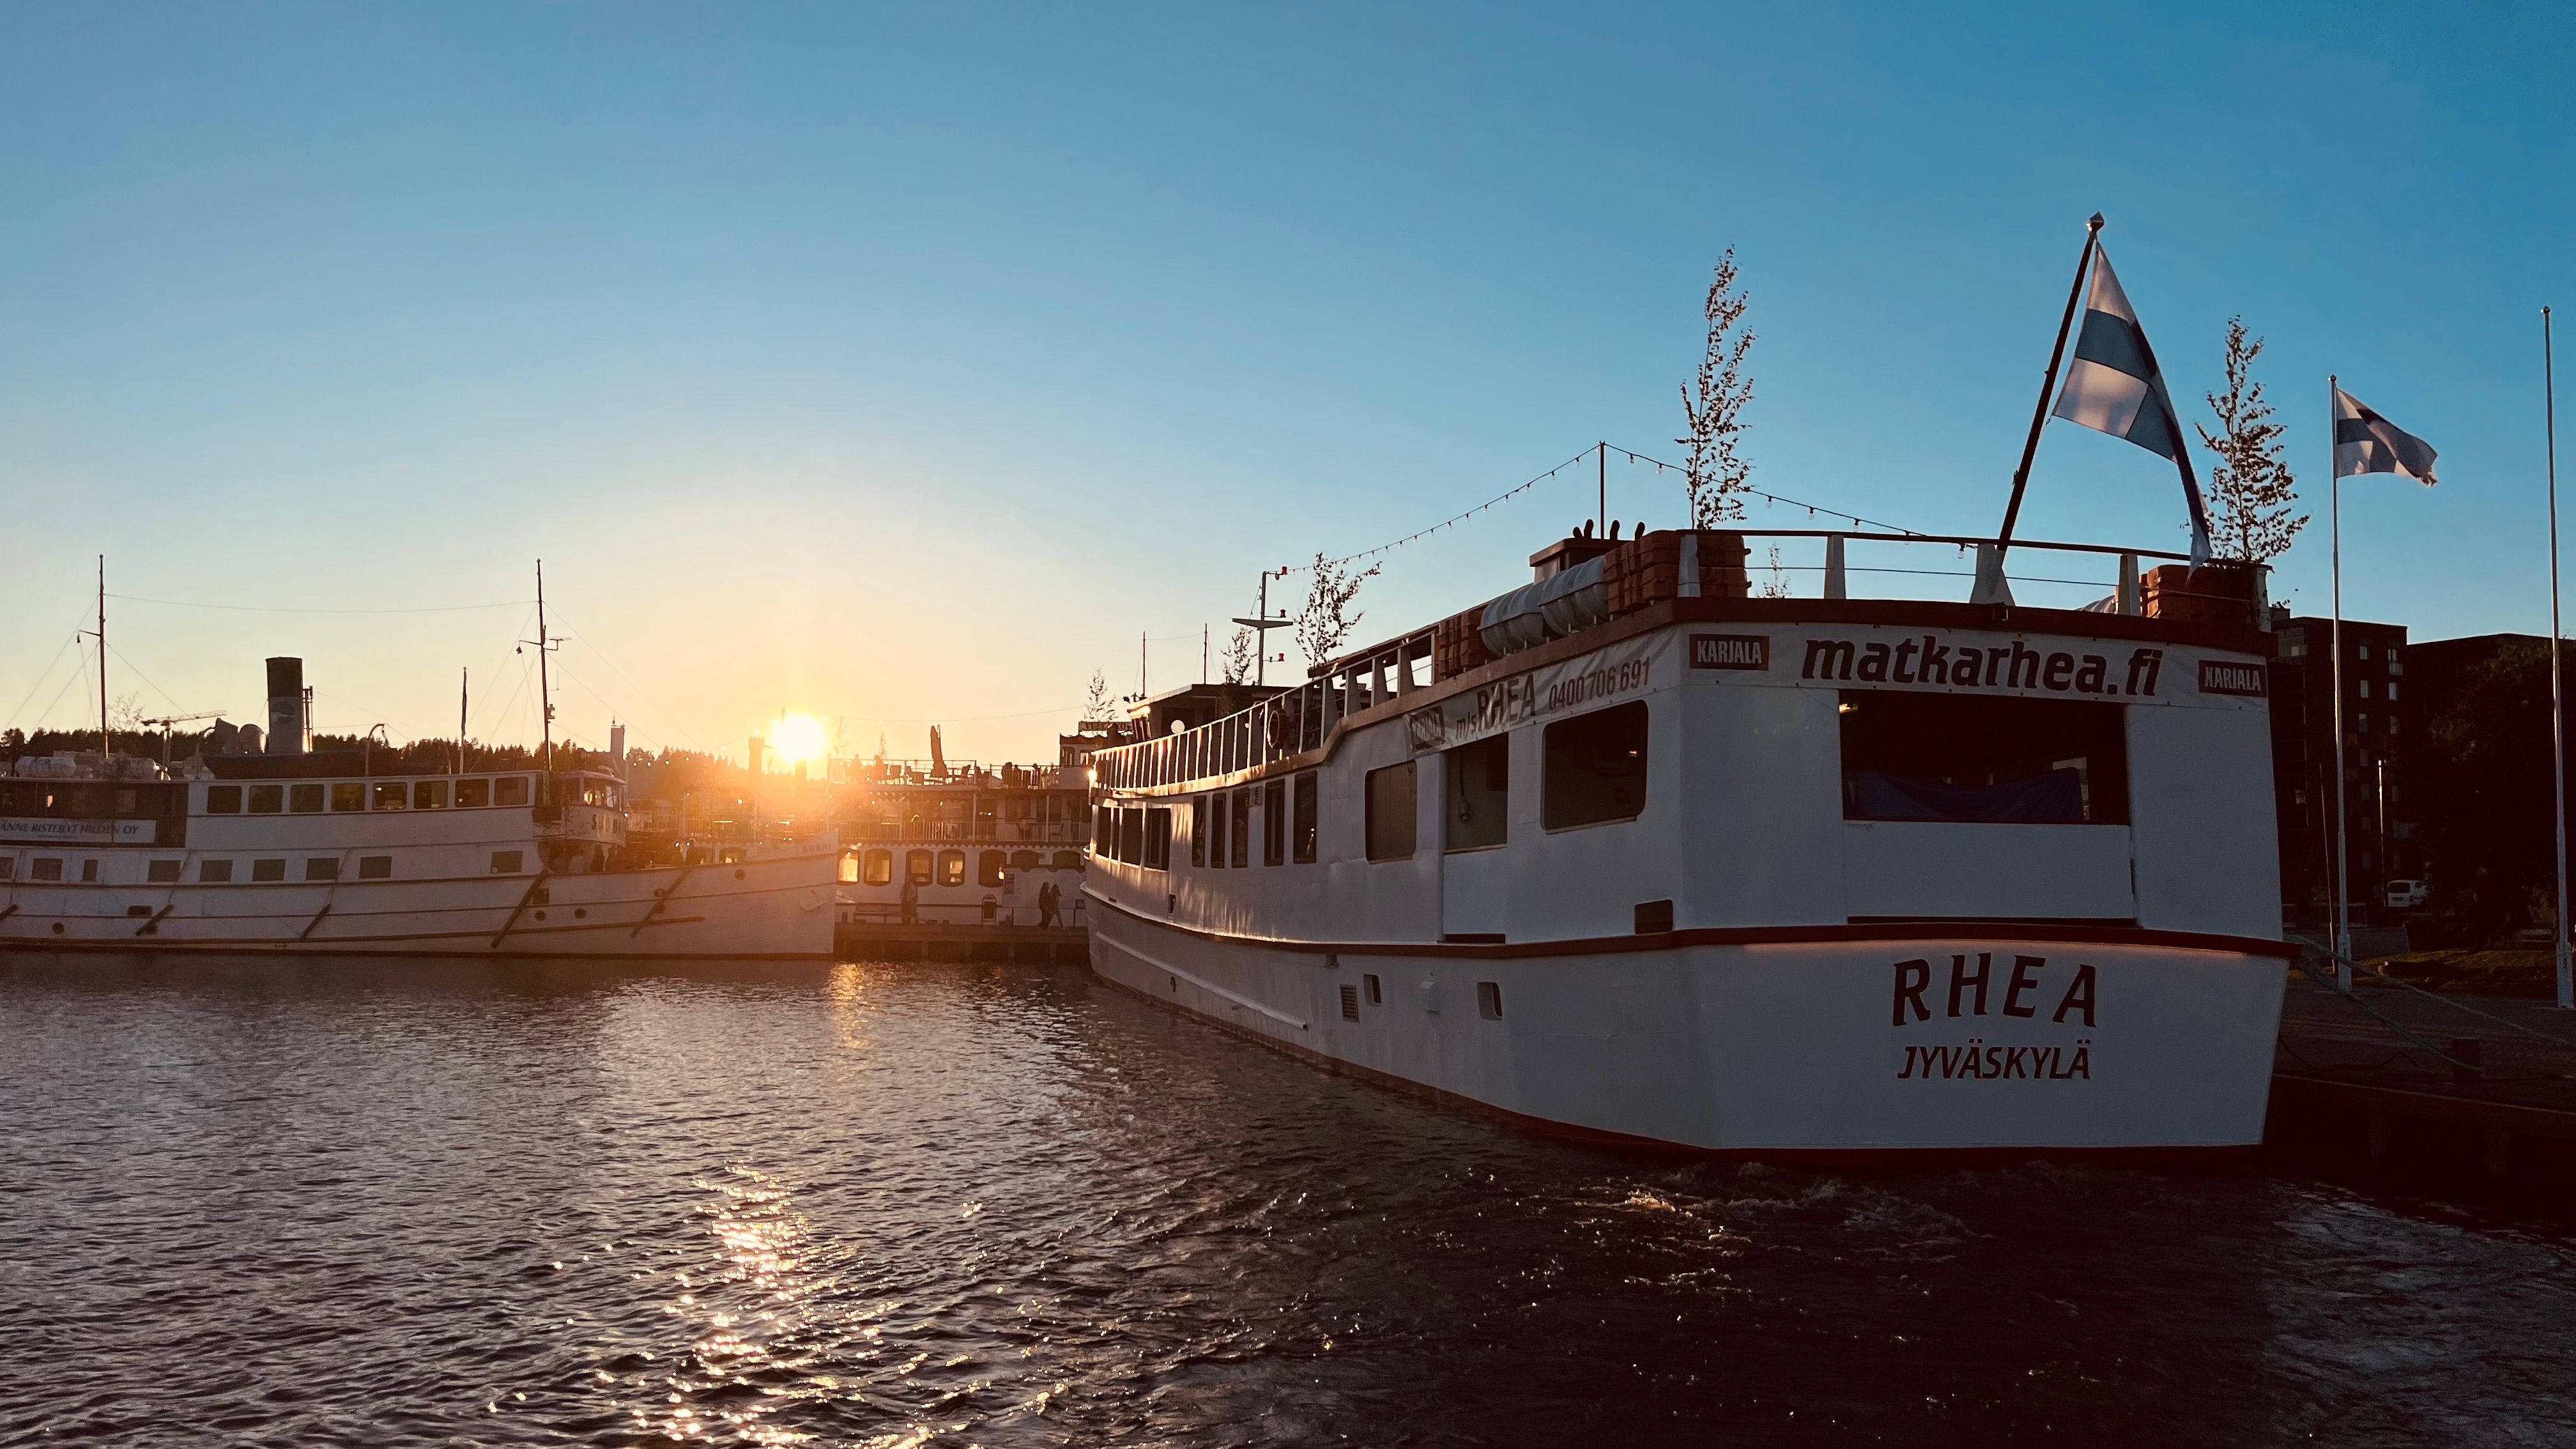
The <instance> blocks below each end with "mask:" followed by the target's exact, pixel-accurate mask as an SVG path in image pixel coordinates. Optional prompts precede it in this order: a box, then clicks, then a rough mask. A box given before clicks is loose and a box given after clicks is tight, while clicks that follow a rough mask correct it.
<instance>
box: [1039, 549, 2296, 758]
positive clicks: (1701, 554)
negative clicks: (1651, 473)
mask: <svg viewBox="0 0 2576 1449" xmlns="http://www.w3.org/2000/svg"><path fill="white" fill-rule="evenodd" d="M1748 539H1760V540H1766V541H1767V540H1806V541H1812V542H1814V543H1815V544H1816V545H1817V547H1818V549H1819V551H1820V552H1821V554H1822V557H1823V561H1822V562H1821V563H1816V564H1807V563H1803V562H1802V563H1799V564H1790V563H1786V562H1780V563H1776V564H1775V563H1773V562H1772V561H1770V560H1769V559H1766V560H1765V561H1763V562H1759V563H1756V562H1753V561H1752V559H1751V548H1750V546H1749V545H1748V544H1747V542H1746V540H1748ZM1854 543H1858V544H1866V545H1872V546H1876V545H1882V544H1885V545H1896V546H1899V547H1903V548H1911V549H1922V548H1942V549H1948V550H1951V551H1952V553H1953V555H1954V561H1953V562H1954V566H1952V567H1947V568H1933V567H1918V566H1907V567H1892V566H1887V565H1871V564H1851V563H1849V562H1847V561H1846V560H1845V552H1846V546H1847V545H1849V544H1854ZM1993 547H1994V540H1993V539H1991V538H1974V537H1966V536H1961V535H1954V534H1923V533H1873V532H1842V531H1836V530H1829V529H1812V528H1771V529H1753V528H1746V529H1705V530H1685V531H1679V532H1671V533H1649V534H1646V535H1644V536H1642V537H1639V538H1634V539H1629V540H1625V541H1623V542H1618V543H1609V544H1607V545H1606V548H1605V551H1603V552H1602V553H1600V554H1599V555H1598V556H1597V557H1596V558H1593V559H1591V560H1589V561H1587V562H1586V563H1584V564H1582V565H1580V566H1578V567H1577V568H1574V569H1569V570H1566V571H1565V572H1564V573H1563V574H1560V575H1558V576H1557V578H1556V579H1554V580H1540V581H1538V582H1536V583H1533V584H1530V585H1527V586H1524V587H1523V588H1520V589H1516V590H1514V591H1512V592H1511V593H1508V594H1504V595H1502V596H1500V597H1498V598H1495V599H1492V600H1488V601H1487V602H1485V603H1483V604H1479V605H1477V606H1476V607H1475V608H1473V609H1468V610H1466V611H1464V612H1462V613H1458V614H1454V615H1451V616H1450V617H1449V618H1446V619H1443V620H1440V621H1439V622H1437V623H1434V624H1431V625H1429V626H1427V627H1425V628H1421V629H1417V630H1414V631H1412V632H1410V633H1407V634H1404V635H1400V636H1398V637H1397V638H1394V639H1390V640H1387V641H1385V642H1383V643H1380V644H1375V645H1371V646H1370V647H1368V648H1366V649H1360V650H1355V651H1352V652H1350V653H1347V654H1344V655H1341V656H1338V657H1336V658H1334V659H1332V660H1330V661H1328V662H1327V663H1324V664H1322V665H1318V666H1316V667H1315V669H1314V670H1313V672H1312V677H1310V678H1309V679H1308V681H1307V682H1306V683H1305V684H1302V685H1298V686H1295V687H1293V688H1290V689H1288V690H1285V691H1282V692H1281V693H1278V694H1276V695H1273V696H1271V697H1270V698H1268V699H1265V700H1263V701H1261V702H1260V703H1258V704H1255V705H1252V706H1250V707H1249V708H1246V709H1242V710H1238V711H1236V712H1235V713H1233V714H1230V715H1227V716H1224V717H1223V718H1221V719H1217V720H1214V721H1212V722H1210V723H1208V724H1204V725H1200V726H1198V727H1197V728H1194V729H1189V730H1185V731H1182V732H1180V733H1177V734H1172V735H1166V736H1164V737H1163V738H1161V739H1154V740H1146V741H1143V742H1141V743H1138V744H1132V745H1120V746H1116V747H1113V748H1109V749H1101V750H1095V751H1093V752H1091V754H1090V755H1089V756H1088V759H1089V760H1090V762H1091V764H1092V766H1093V768H1094V770H1095V771H1096V772H1097V773H1096V775H1095V779H1096V781H1097V782H1098V784H1100V785H1101V786H1102V787H1104V788H1107V789H1113V790H1135V789H1149V788H1153V787H1156V786H1167V785H1177V784H1182V783H1185V782H1188V781H1192V780H1204V779H1221V778H1223V777H1226V776H1229V775H1234V774H1238V773H1241V772H1243V771H1247V770H1254V769H1258V768H1260V767H1261V766H1263V765H1267V764H1271V763H1274V762H1276V761H1279V760H1283V759H1288V758H1291V757H1293V756H1295V755H1299V754H1302V753H1304V752H1306V751H1308V750H1313V749H1320V748H1322V746H1323V743H1324V740H1325V739H1326V738H1327V737H1328V736H1329V735H1330V734H1331V732H1332V728H1333V726H1334V725H1335V724H1337V723H1339V722H1340V721H1341V720H1343V719H1346V718H1348V717H1349V716H1351V715H1355V714H1359V713H1361V712H1362V711H1364V710H1368V709H1371V708H1374V707H1375V706H1377V705H1379V704H1382V703H1385V702H1386V701H1388V700H1391V699H1398V698H1401V697H1402V696H1404V695H1407V694H1410V693H1412V692H1414V691H1415V690H1418V689H1425V688H1428V687H1430V686H1431V685H1432V684H1434V683H1436V682H1438V681H1440V680H1443V679H1447V678H1450V677H1452V676H1454V675H1458V674H1464V673H1466V672H1467V671H1469V670H1471V669H1474V668H1477V667H1480V666H1482V665H1483V664H1486V663H1488V662H1490V661H1491V660H1493V659H1496V658H1500V657H1503V656H1505V655H1507V654H1509V653H1511V652H1515V651H1516V650H1518V649H1520V648H1527V647H1531V646H1534V645H1535V644H1537V643H1540V642H1544V641H1545V639H1549V638H1562V637H1566V636H1567V635H1570V634H1574V633H1578V632H1581V630H1583V629H1585V628H1589V627H1592V626H1594V625H1597V624H1601V623H1607V622H1609V621H1610V620H1611V619H1613V618H1617V617H1619V616H1622V615H1626V614H1630V613H1634V612H1636V611H1637V610H1639V609H1642V608H1645V607H1647V606H1649V605H1652V604H1656V603H1661V602H1663V601H1664V600H1666V599H1671V598H1675V597H1704V598H1739V599H1740V598H1749V597H1756V596H1757V593H1756V587H1757V581H1762V582H1763V583H1764V584H1765V585H1766V586H1770V587H1782V588H1783V589H1784V592H1782V593H1780V594H1768V593H1767V592H1766V593H1764V594H1761V595H1760V596H1763V597H1793V595H1789V594H1787V593H1786V592H1785V579H1786V576H1787V575H1789V574H1792V573H1797V574H1808V573H1814V574H1820V575H1822V579H1823V588H1822V594H1823V596H1824V597H1826V598H1829V599H1842V598H1847V597H1850V585H1851V580H1852V578H1853V577H1854V576H1861V577H1864V578H1869V579H1905V578H1914V579H1927V578H1942V579H1956V580H1967V581H1974V580H1976V578H1977V574H1978V570H1977V568H1976V567H1975V566H1974V564H1975V563H1976V562H1980V561H1983V560H1984V559H1987V558H1991V557H1992V555H1991V553H1990V552H1981V551H1990V550H1992V549H1993ZM2024 553H2028V554H2041V555H2049V556H2053V557H2062V558H2072V559H2083V560H2087V561H2091V562H2095V563H2106V564H2109V565H2110V570H2109V576H2108V577H2105V578H2102V579H2100V580H2099V581H2094V580H2086V579H2077V578H2066V577H2062V576H2061V575H2062V574H2064V573H2069V572H2074V571H2075V569H2074V567H2072V566H2070V567H2066V568H2062V569H2058V570H2053V571H2052V572H2050V573H2046V574H2042V573H2030V574H2020V575H2013V574H2004V575H2003V578H2004V579H2005V580H2006V581H2007V583H2008V584H2010V585H2017V586H2031V585H2037V586H2041V587H2045V588H2051V589H2075V590H2083V591H2087V592H2091V591H2097V590H2107V591H2108V592H2107V593H2105V594H2101V595H2098V596H2097V597H2094V598H2091V599H2086V600H2083V601H2081V602H2074V601H2070V603H2069V604H2067V605H2060V606H2059V607H2074V608H2080V609H2084V610H2088V611H2093V612H2100V613H2131V614H2142V615H2144V616H2146V617H2151V618H2152V617H2159V616H2161V617H2167V618H2176V619H2180V618H2186V617H2199V618H2201V619H2204V620H2206V619H2208V618H2210V617H2212V616H2222V617H2232V618H2236V619H2240V620H2242V621H2243V622H2244V623H2245V624H2246V625H2247V626H2248V627H2262V626H2264V623H2265V620H2264V613H2263V610H2264V605H2263V600H2264V596H2265V595H2264V589H2263V574H2264V572H2265V570H2264V569H2263V568H2262V566H2260V565H2246V564H2235V563H2219V562H2213V563H2212V564H2211V565H2210V566H2209V567H2207V568H2205V569H2201V570H2189V569H2185V568H2181V567H2172V568H2159V569H2157V570H2155V571H2154V573H2153V574H2150V575H2147V576H2145V577H2143V578H2142V577H2141V575H2140V572H2139V561H2140V560H2148V559H2151V560H2155V561H2157V562H2159V563H2162V564H2169V565H2176V566H2179V565H2183V564H2186V563H2187V562H2188V555H2185V554H2179V553H2170V552H2166V551H2164V550H2161V549H2145V548H2122V547H2118V546H2114V545H2107V544H2090V543H2053V542H2045V541H2021V540H2016V541H2015V542H2014V543H2013V544H2012V545H2011V552H2010V554H2008V555H2007V558H2009V557H2010V556H2011V555H2016V554H2024ZM1774 557H1777V555H1776V554H1775V555H1774ZM1694 562H1695V563H1696V569H1695V570H1689V574H1690V577H1689V579H1688V581H1687V582H1688V584H1689V586H1688V587H1685V582H1686V580H1685V577H1684V575H1685V571H1686V570H1685V565H1687V564H1691V563H1694ZM1929 562H1932V560H1927V559H1923V558H1921V557H1920V556H1919V555H1917V556H1915V557H1913V558H1911V559H1910V560H1909V563H1910V564H1922V563H1929ZM1958 563H1968V564H1970V565H1971V566H1970V567H1965V568H1962V567H1957V566H1955V565H1956V564H1958ZM1775 573H1776V575H1777V576H1778V577H1777V578H1770V577H1768V576H1772V575H1775ZM1596 596H1597V597H1596ZM1866 597H1873V598H1891V599H1895V598H1908V597H1920V595H1907V594H1872V595H1867V596H1866ZM1498 613H1500V614H1501V615H1502V617H1501V618H1497V617H1496V616H1497V614H1498ZM1498 632H1499V633H1501V634H1502V635H1505V636H1508V637H1504V638H1501V639H1496V638H1495V637H1494V636H1495V635H1496V634H1497V633H1498ZM1497 642H1499V643H1502V644H1503V645H1504V646H1505V647H1503V648H1495V647H1493V646H1494V644H1495V643H1497Z"/></svg>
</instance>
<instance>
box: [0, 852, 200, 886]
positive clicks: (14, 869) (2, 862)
mask: <svg viewBox="0 0 2576 1449" xmlns="http://www.w3.org/2000/svg"><path fill="white" fill-rule="evenodd" d="M153 864H155V865H158V864H160V862H159V861H154V862H153ZM17 876H18V857H16V856H14V855H0V880H15V879H17ZM153 879H155V880H158V879H160V877H158V876H155V877H153ZM172 879H174V880H175V879H177V877H175V876H174V877H172Z"/></svg>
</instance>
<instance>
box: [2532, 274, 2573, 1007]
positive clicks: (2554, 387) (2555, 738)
mask: <svg viewBox="0 0 2576 1449" xmlns="http://www.w3.org/2000/svg"><path fill="white" fill-rule="evenodd" d="M2556 363H2557V359H2556V357H2555V355H2554V353H2553V351H2552V348H2551V345H2550V339H2549V309H2548V308H2546V307H2543V308H2541V309H2540V397H2541V419H2542V426H2543V427H2544V428H2545V429H2546V430H2547V433H2548V438H2549V767H2550V769H2551V771H2552V772H2553V773H2554V777H2555V780H2556V784H2557V789H2556V791H2555V793H2554V794H2553V796H2552V800H2551V803H2553V804H2555V805H2556V806H2557V807H2558V808H2557V810H2556V811H2554V812H2553V814H2554V815H2555V816H2556V819H2557V825H2558V915H2557V920H2556V925H2557V927H2558V929H2557V931H2556V932H2555V934H2556V935H2557V937H2558V939H2557V940H2556V941H2554V942H2551V943H2550V944H2551V946H2552V947H2553V950H2552V952H2551V954H2552V955H2553V956H2554V957H2555V958H2556V960H2557V965H2558V1009H2559V1010H2561V1011H2566V1010H2569V1009H2571V1008H2576V966H2571V963H2570V961H2569V959H2568V953H2567V700H2566V686H2565V685H2564V683H2562V681H2563V679H2564V678H2565V676H2564V675H2563V673H2562V672H2561V671H2560V668H2559V659H2558V636H2559V628H2558V374H2557V371H2556Z"/></svg>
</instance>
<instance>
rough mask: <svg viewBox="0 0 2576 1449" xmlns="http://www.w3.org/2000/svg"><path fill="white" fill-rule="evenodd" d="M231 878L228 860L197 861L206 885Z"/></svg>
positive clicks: (200, 876) (198, 870)
mask: <svg viewBox="0 0 2576 1449" xmlns="http://www.w3.org/2000/svg"><path fill="white" fill-rule="evenodd" d="M36 863H37V864H38V865H42V864H44V862H43V861H41V860H40V861H38V862H36ZM232 878H233V863H232V862H231V861H229V860H201V861H198V862H197V879H198V880H200V881H203V882H205V883H206V884H207V885H222V884H224V883H225V882H226V881H229V880H231V879H232Z"/></svg>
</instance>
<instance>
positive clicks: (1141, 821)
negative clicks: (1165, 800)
mask: <svg viewBox="0 0 2576 1449" xmlns="http://www.w3.org/2000/svg"><path fill="white" fill-rule="evenodd" d="M1118 858H1119V859H1120V860H1123V861H1125V862H1127V863H1128V864H1129V865H1142V864H1144V861H1145V812H1144V811H1142V810H1137V809H1132V808H1130V809H1125V810H1121V811H1119V812H1118Z"/></svg>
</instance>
